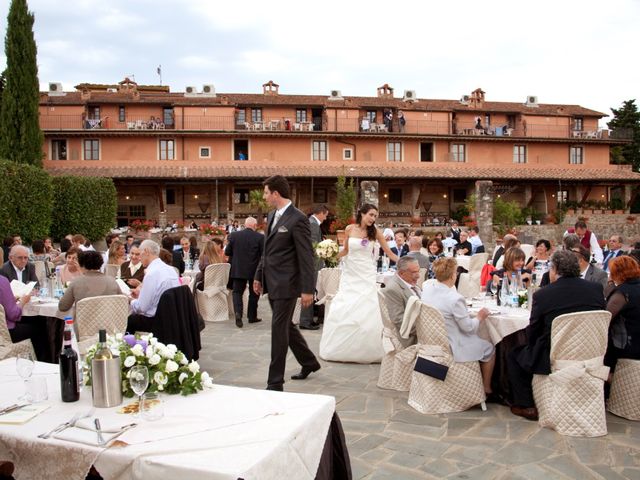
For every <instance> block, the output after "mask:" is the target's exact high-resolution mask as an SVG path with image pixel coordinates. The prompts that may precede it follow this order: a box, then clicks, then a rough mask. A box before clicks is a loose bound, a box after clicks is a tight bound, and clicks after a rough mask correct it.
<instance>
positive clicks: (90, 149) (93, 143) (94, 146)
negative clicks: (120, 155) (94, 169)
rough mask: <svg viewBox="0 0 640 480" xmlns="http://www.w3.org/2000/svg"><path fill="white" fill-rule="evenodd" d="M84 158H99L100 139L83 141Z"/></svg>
mask: <svg viewBox="0 0 640 480" xmlns="http://www.w3.org/2000/svg"><path fill="white" fill-rule="evenodd" d="M83 151H84V159H85V160H100V140H98V139H87V140H85V141H84V149H83Z"/></svg>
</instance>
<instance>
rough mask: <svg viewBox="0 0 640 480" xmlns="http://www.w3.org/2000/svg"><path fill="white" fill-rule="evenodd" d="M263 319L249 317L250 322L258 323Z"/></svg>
mask: <svg viewBox="0 0 640 480" xmlns="http://www.w3.org/2000/svg"><path fill="white" fill-rule="evenodd" d="M261 321H262V319H261V318H254V319H253V320H251V319H249V323H258V322H261Z"/></svg>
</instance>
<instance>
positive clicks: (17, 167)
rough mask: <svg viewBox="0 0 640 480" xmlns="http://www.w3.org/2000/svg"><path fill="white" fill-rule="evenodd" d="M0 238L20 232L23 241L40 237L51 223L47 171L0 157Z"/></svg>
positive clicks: (50, 193)
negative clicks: (0, 158)
mask: <svg viewBox="0 0 640 480" xmlns="http://www.w3.org/2000/svg"><path fill="white" fill-rule="evenodd" d="M0 179H2V180H1V181H0V238H4V237H6V236H8V235H14V234H17V235H20V236H21V237H22V239H23V240H24V242H25V243H30V242H31V241H33V240H35V239H37V238H44V237H45V236H46V235H48V233H49V226H50V224H51V206H52V192H51V181H50V177H49V174H48V173H47V172H45V171H44V170H42V169H40V168H37V167H34V166H31V165H26V164H20V163H14V162H9V161H6V160H0Z"/></svg>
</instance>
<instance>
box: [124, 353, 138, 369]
mask: <svg viewBox="0 0 640 480" xmlns="http://www.w3.org/2000/svg"><path fill="white" fill-rule="evenodd" d="M135 364H136V357H134V356H133V355H129V356H128V357H127V358H125V359H124V366H125V367H127V368H129V367H133V366H134V365H135Z"/></svg>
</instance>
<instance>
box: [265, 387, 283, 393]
mask: <svg viewBox="0 0 640 480" xmlns="http://www.w3.org/2000/svg"><path fill="white" fill-rule="evenodd" d="M265 390H273V391H274V392H284V388H283V387H282V385H267V388H265Z"/></svg>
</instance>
